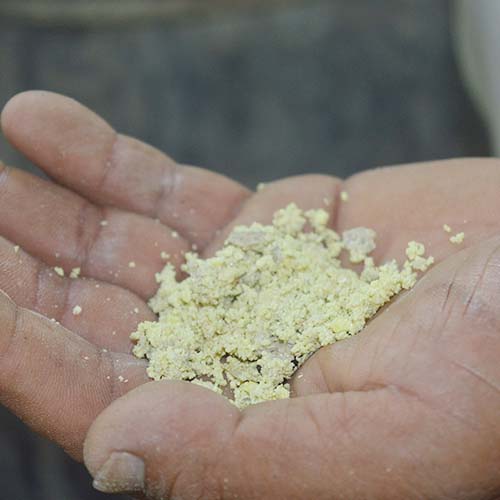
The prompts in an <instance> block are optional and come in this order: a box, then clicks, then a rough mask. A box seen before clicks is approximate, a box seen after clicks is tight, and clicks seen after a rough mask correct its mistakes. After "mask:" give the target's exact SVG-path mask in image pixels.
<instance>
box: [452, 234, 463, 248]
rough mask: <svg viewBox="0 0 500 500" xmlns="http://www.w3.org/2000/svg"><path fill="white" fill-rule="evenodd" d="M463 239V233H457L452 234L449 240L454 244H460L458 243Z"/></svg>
mask: <svg viewBox="0 0 500 500" xmlns="http://www.w3.org/2000/svg"><path fill="white" fill-rule="evenodd" d="M464 239H465V233H463V232H462V233H457V234H455V235H454V236H451V237H450V241H451V242H452V243H453V244H455V245H460V243H463V241H464Z"/></svg>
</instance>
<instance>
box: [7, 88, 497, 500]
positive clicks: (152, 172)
mask: <svg viewBox="0 0 500 500" xmlns="http://www.w3.org/2000/svg"><path fill="white" fill-rule="evenodd" d="M2 127H3V131H4V133H5V135H6V136H7V138H8V139H9V140H10V141H11V143H12V144H13V145H14V146H15V147H17V148H18V149H19V150H20V151H21V152H23V153H24V154H25V155H26V156H27V157H28V158H30V159H31V160H32V161H33V162H34V163H35V164H37V165H39V166H40V167H41V168H42V169H43V170H44V171H45V172H46V173H47V174H48V175H49V177H51V178H52V179H53V181H52V182H48V181H44V180H41V179H38V178H35V177H33V176H30V175H28V174H26V173H23V172H21V171H18V170H14V169H9V168H6V167H3V166H0V289H1V290H3V291H4V292H5V294H0V326H1V328H0V353H1V356H0V400H1V402H2V403H3V404H5V405H6V406H7V407H8V408H10V409H11V410H12V411H13V412H14V413H16V414H17V415H18V416H20V417H21V418H22V419H23V420H24V421H25V422H26V423H27V424H28V425H29V426H30V427H32V428H33V429H34V430H35V431H37V432H39V433H41V434H43V435H45V436H48V437H49V438H50V439H52V440H54V441H56V442H57V443H59V444H60V445H61V446H62V447H63V448H64V449H65V450H66V451H67V452H68V453H69V454H70V455H72V456H73V457H74V458H76V459H77V460H82V459H83V458H85V462H86V464H87V466H88V468H89V470H90V471H91V472H92V473H93V475H94V476H95V477H96V479H97V480H96V486H97V487H99V488H100V489H103V490H108V491H132V492H135V491H137V492H143V493H144V494H145V495H146V496H148V497H151V498H155V499H156V498H170V497H171V498H183V499H191V498H207V499H211V498H214V499H218V498H240V499H247V498H259V499H260V498H262V499H264V498H266V499H267V498H269V499H280V498H283V499H287V500H288V499H295V498H296V499H309V498H311V499H336V498H347V499H351V498H352V499H362V498H376V499H379V498H380V499H390V498H397V499H399V498H405V499H411V498H426V499H427V498H428V499H441V498H443V499H444V498H453V499H459V498H467V499H489V498H496V496H497V495H498V496H500V475H499V473H498V471H499V470H500V417H499V415H500V363H499V362H498V359H499V356H500V306H499V305H498V304H499V300H500V218H499V214H500V163H499V162H498V161H496V160H455V161H448V162H436V163H434V164H427V165H416V166H404V167H394V168H387V169H378V170H372V171H368V172H365V173H362V174H359V175H356V176H354V177H352V178H350V179H348V180H347V181H344V182H341V181H340V180H339V179H336V178H334V177H327V176H319V175H310V176H303V177H295V178H290V179H285V180H282V181H278V182H275V183H272V184H270V185H268V186H267V187H266V189H264V190H262V191H260V192H259V193H251V192H250V191H248V190H247V189H245V188H244V187H242V186H240V185H238V184H237V183H235V182H233V181H230V180H228V179H226V178H224V177H221V176H219V175H216V174H213V173H210V172H207V171H205V170H201V169H197V168H194V167H187V166H179V165H176V164H175V162H174V161H172V160H171V159H169V158H168V157H166V156H164V155H163V154H161V153H160V152H158V151H156V150H155V149H153V148H151V147H149V146H147V145H144V144H142V143H140V142H138V141H136V140H134V139H131V138H128V137H124V136H121V135H118V134H116V133H115V132H114V131H113V130H112V129H111V128H110V127H109V125H107V124H106V123H105V122H104V121H102V120H101V119H100V118H98V117H97V116H96V115H94V114H93V113H91V112H90V111H89V110H87V109H85V108H84V107H82V106H80V105H79V104H77V103H75V102H74V101H72V100H70V99H67V98H64V97H61V96H57V95H54V94H50V93H46V92H30V93H26V94H21V95H19V96H17V97H15V98H14V99H13V100H11V101H10V102H9V103H8V105H7V106H6V108H5V109H4V112H3V114H2ZM341 189H345V190H347V191H348V192H349V194H350V201H349V202H347V203H340V202H339V201H338V199H339V197H338V194H339V192H340V190H341ZM292 201H293V202H295V203H297V204H298V205H299V206H300V207H301V208H304V209H308V208H318V207H328V208H329V209H330V211H331V215H332V217H331V220H332V226H333V227H334V228H335V229H336V230H338V231H342V230H344V229H346V228H350V227H356V226H360V225H363V226H367V227H372V228H374V229H375V230H376V231H377V233H378V248H377V250H376V251H375V255H374V256H375V258H376V260H377V261H379V262H380V261H383V260H385V259H389V258H393V257H396V258H399V259H400V260H402V258H403V256H404V248H405V246H406V244H407V242H408V241H410V240H418V241H422V242H423V243H425V244H426V247H427V250H428V253H429V254H430V255H433V256H434V257H435V258H436V262H437V265H436V266H435V267H434V268H433V269H432V270H430V271H429V272H428V273H427V274H426V276H425V277H424V278H422V280H421V281H420V282H419V283H418V284H417V286H416V287H415V288H414V289H413V290H412V291H410V292H408V293H406V294H404V295H402V296H401V297H399V298H398V299H397V300H395V301H394V302H393V304H391V305H390V306H389V307H388V308H386V309H385V310H384V311H382V312H381V313H380V314H378V315H377V317H376V318H375V319H374V320H373V321H372V322H371V323H370V324H369V325H368V326H367V328H366V329H365V330H364V331H363V332H362V333H361V334H359V335H358V336H356V337H353V338H351V339H348V340H345V341H343V342H339V343H338V344H335V345H333V346H330V347H327V348H324V349H322V350H321V351H319V352H318V353H316V355H314V356H313V357H312V358H311V359H310V360H309V361H308V362H307V363H306V365H305V366H304V367H303V369H302V370H301V372H300V373H299V374H298V375H297V376H296V377H295V379H294V381H293V382H292V388H293V392H294V396H295V397H294V398H292V399H290V400H282V401H275V402H270V403H265V404H261V405H257V406H254V407H250V408H248V409H246V410H245V411H243V412H239V411H238V410H237V409H236V408H234V407H233V406H232V405H231V404H230V403H228V402H227V401H226V400H225V399H223V398H222V397H221V396H218V395H216V394H215V393H212V392H210V391H208V390H206V389H203V388H201V387H198V386H194V385H191V384H187V383H184V382H171V381H163V382H150V383H146V382H148V379H147V376H146V373H145V366H146V365H145V362H144V361H142V360H138V359H136V358H134V357H133V356H132V355H131V354H130V353H131V348H132V344H131V341H130V340H129V335H130V333H131V332H132V331H134V329H135V327H136V326H137V324H138V323H139V322H140V321H143V320H145V319H152V318H153V317H154V315H153V313H152V312H151V311H150V310H149V309H148V307H147V305H146V300H147V299H148V298H149V297H150V296H152V295H153V294H154V293H155V288H156V284H155V279H154V275H155V273H156V272H158V271H159V270H160V269H161V268H162V267H163V266H164V264H165V260H164V258H162V252H164V253H168V254H169V255H170V256H171V260H172V261H173V262H174V263H175V264H176V265H179V264H180V263H181V262H182V258H183V252H185V251H187V250H189V249H191V248H192V247H193V245H194V246H195V248H197V249H198V251H199V252H200V253H201V254H202V255H210V254H211V253H213V252H214V250H216V249H217V248H218V247H220V245H221V243H222V241H223V240H224V238H225V236H226V235H227V233H228V232H229V231H230V229H231V228H232V227H233V225H234V224H239V223H250V222H253V221H256V220H257V221H260V222H269V221H270V220H271V217H272V214H273V213H274V211H275V210H277V209H279V208H282V207H284V206H285V205H286V204H288V203H289V202H292ZM444 223H446V224H449V225H450V226H452V228H453V229H454V230H456V232H458V231H465V233H466V240H465V242H464V244H463V245H461V246H460V247H459V246H455V245H452V244H451V243H450V242H449V240H448V237H449V235H447V234H446V233H445V232H444V231H443V229H442V226H443V224H444ZM16 246H20V249H19V250H18V249H17V248H16ZM55 266H57V267H62V268H64V269H65V271H66V275H65V276H64V277H61V276H59V275H58V274H57V273H56V272H55V271H54V267H55ZM74 268H80V269H81V274H80V277H78V278H70V277H68V273H69V271H71V269H74ZM9 297H10V298H9ZM75 306H80V307H81V313H80V314H75V312H78V310H75V309H74V308H75ZM89 429H90V430H89ZM139 494H141V493H139Z"/></svg>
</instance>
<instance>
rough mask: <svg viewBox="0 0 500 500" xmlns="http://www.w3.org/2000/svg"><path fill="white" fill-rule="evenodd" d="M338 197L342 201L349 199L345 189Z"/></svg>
mask: <svg viewBox="0 0 500 500" xmlns="http://www.w3.org/2000/svg"><path fill="white" fill-rule="evenodd" d="M340 199H341V200H342V201H349V193H348V192H347V191H341V192H340Z"/></svg>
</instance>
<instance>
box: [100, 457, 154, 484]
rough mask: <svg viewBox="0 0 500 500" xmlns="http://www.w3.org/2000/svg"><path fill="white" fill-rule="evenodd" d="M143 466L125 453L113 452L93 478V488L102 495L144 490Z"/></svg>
mask: <svg viewBox="0 0 500 500" xmlns="http://www.w3.org/2000/svg"><path fill="white" fill-rule="evenodd" d="M145 469H146V467H145V465H144V462H143V461H142V459H140V458H139V457H137V456H135V455H132V454H131V453H126V452H118V451H116V452H113V453H112V454H111V455H110V457H109V458H108V459H107V460H106V462H105V463H104V465H103V466H102V467H101V468H100V469H99V471H98V472H97V474H96V475H95V478H94V483H93V485H94V488H95V489H96V490H98V491H102V492H103V493H134V492H139V491H142V490H143V489H144V482H145Z"/></svg>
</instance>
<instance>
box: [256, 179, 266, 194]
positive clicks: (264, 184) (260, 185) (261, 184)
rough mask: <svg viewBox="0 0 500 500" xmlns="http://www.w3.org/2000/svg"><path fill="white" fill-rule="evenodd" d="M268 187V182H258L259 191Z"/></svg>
mask: <svg viewBox="0 0 500 500" xmlns="http://www.w3.org/2000/svg"><path fill="white" fill-rule="evenodd" d="M265 188H266V183H265V182H259V183H258V184H257V193H260V192H261V191H264V189H265Z"/></svg>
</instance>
